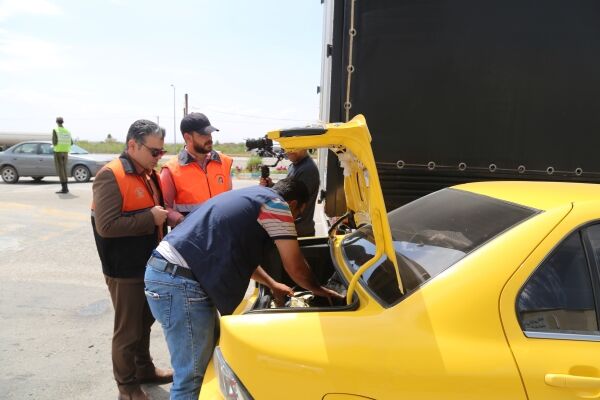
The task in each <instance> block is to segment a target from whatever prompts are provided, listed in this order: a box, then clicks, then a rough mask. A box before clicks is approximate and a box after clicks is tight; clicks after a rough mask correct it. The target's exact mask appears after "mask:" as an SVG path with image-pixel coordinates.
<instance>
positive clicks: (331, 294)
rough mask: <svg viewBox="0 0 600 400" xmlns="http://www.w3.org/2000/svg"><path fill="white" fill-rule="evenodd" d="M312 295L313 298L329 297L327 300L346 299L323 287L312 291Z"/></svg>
mask: <svg viewBox="0 0 600 400" xmlns="http://www.w3.org/2000/svg"><path fill="white" fill-rule="evenodd" d="M313 294H314V295H315V296H320V297H329V298H334V299H341V300H345V299H346V298H345V297H344V296H342V295H341V294H339V293H338V292H336V291H334V290H331V289H328V288H326V287H325V286H321V287H320V288H319V289H317V290H313Z"/></svg>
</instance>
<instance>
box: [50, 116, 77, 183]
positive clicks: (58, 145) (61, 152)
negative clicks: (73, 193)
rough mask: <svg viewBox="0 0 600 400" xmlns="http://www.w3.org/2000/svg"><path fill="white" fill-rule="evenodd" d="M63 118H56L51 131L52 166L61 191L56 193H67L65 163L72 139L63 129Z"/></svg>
mask: <svg viewBox="0 0 600 400" xmlns="http://www.w3.org/2000/svg"><path fill="white" fill-rule="evenodd" d="M63 122H64V120H63V117H56V125H58V126H57V127H56V128H54V130H52V144H53V145H54V166H55V167H56V173H57V174H58V177H59V179H60V185H61V189H60V190H59V191H58V192H56V193H69V188H68V187H67V161H68V159H69V151H71V145H72V144H73V139H72V138H71V132H69V130H68V129H67V128H65V127H63Z"/></svg>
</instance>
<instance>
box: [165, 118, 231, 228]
mask: <svg viewBox="0 0 600 400" xmlns="http://www.w3.org/2000/svg"><path fill="white" fill-rule="evenodd" d="M216 131H218V129H217V128H215V127H214V126H212V125H211V124H210V121H209V120H208V118H207V117H206V115H204V114H202V113H191V114H188V115H186V116H185V117H184V118H183V119H182V120H181V134H182V135H183V140H184V141H185V147H184V148H183V150H181V151H180V152H179V155H178V156H177V157H173V158H171V159H170V160H169V161H168V162H167V163H166V164H165V165H164V166H163V168H162V171H161V173H160V179H161V182H162V185H163V193H164V197H165V204H166V207H167V211H168V212H169V216H168V219H167V221H168V223H169V226H171V227H175V226H176V225H178V224H179V223H181V221H183V219H184V218H185V216H186V215H187V214H188V213H190V212H191V211H192V210H193V209H195V208H196V207H198V206H199V205H200V204H202V203H203V202H205V201H206V200H208V199H210V198H211V197H214V196H216V195H218V194H219V193H223V192H226V191H228V190H231V165H232V163H233V159H232V158H231V157H229V156H227V155H225V154H223V153H217V152H216V151H215V150H213V141H212V133H213V132H216Z"/></svg>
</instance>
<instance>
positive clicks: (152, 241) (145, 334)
mask: <svg viewBox="0 0 600 400" xmlns="http://www.w3.org/2000/svg"><path fill="white" fill-rule="evenodd" d="M164 138H165V132H164V130H162V129H161V128H160V127H159V126H158V125H156V124H155V123H154V122H152V121H147V120H138V121H135V122H134V123H133V124H132V125H131V127H130V128H129V131H128V133H127V139H126V149H125V151H124V152H123V153H122V154H121V155H120V156H119V157H118V158H117V159H115V160H113V161H111V162H110V163H108V164H107V165H106V166H104V167H103V168H102V169H101V170H100V171H99V172H98V174H97V175H96V178H95V180H94V184H93V187H92V190H93V203H92V229H93V231H94V238H95V240H96V248H97V250H98V255H99V256H100V261H101V263H102V271H103V273H104V277H105V281H106V284H107V286H108V291H109V292H110V297H111V300H112V303H113V307H114V309H115V320H114V332H113V339H112V361H113V373H114V377H115V380H116V381H117V386H118V389H119V397H118V398H119V399H132V400H133V399H135V400H139V399H147V398H148V397H147V395H146V393H144V391H142V389H141V387H140V384H141V383H168V382H170V381H172V379H173V372H172V371H171V370H162V369H158V368H156V367H155V366H154V363H153V362H152V357H151V356H150V327H151V326H152V324H153V323H154V317H152V313H151V312H150V309H149V307H148V303H147V302H146V297H145V294H144V271H145V268H146V261H147V260H148V258H149V257H150V255H151V253H152V250H153V249H154V248H155V247H156V245H157V244H158V243H159V242H160V241H161V240H162V238H163V236H164V235H165V233H166V224H165V221H166V219H167V210H165V209H164V201H163V196H162V192H161V188H160V181H159V177H158V175H157V173H156V171H155V170H154V168H156V165H157V163H158V160H159V159H160V158H161V157H162V155H163V154H164V150H163V145H164Z"/></svg>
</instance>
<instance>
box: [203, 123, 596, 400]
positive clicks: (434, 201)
mask: <svg viewBox="0 0 600 400" xmlns="http://www.w3.org/2000/svg"><path fill="white" fill-rule="evenodd" d="M269 137H270V138H272V139H276V140H278V141H279V142H280V143H281V145H282V146H283V147H284V148H286V149H290V148H300V147H305V148H310V147H329V148H331V149H333V150H334V151H335V152H336V153H337V154H338V155H339V156H340V161H341V164H342V166H343V167H344V169H345V180H346V181H345V191H346V195H347V204H348V208H349V213H348V215H347V217H346V218H344V219H343V220H342V222H341V223H340V225H339V226H337V227H333V228H332V230H331V233H330V236H329V238H323V239H319V238H310V239H308V240H304V241H302V247H303V251H304V254H305V255H306V258H307V259H308V261H309V263H310V264H311V265H312V268H313V269H314V271H315V273H316V275H317V276H318V277H319V279H321V280H322V281H323V282H327V281H328V285H329V286H330V287H332V288H335V289H336V290H338V291H340V292H344V293H345V294H346V302H341V303H338V304H330V303H328V302H327V301H326V300H325V299H320V298H314V297H312V296H311V293H307V292H304V291H303V290H302V288H297V294H296V295H295V296H294V297H293V298H291V299H290V300H289V301H288V303H287V304H286V306H285V307H276V306H275V305H274V304H273V303H272V302H271V299H270V295H269V293H268V291H266V290H265V289H264V288H258V289H257V290H256V292H255V295H254V296H253V297H252V298H251V299H249V301H248V302H247V303H245V304H242V305H240V307H239V309H238V314H236V315H232V316H227V317H224V318H222V319H221V339H220V344H219V346H218V348H217V349H216V351H215V354H214V357H213V361H212V362H211V364H210V366H209V369H208V371H207V374H206V376H205V380H204V384H203V386H202V391H201V394H200V399H201V400H208V399H228V400H230V399H246V400H247V399H257V400H268V399H273V400H280V399H299V400H307V399H315V400H317V399H318V400H361V399H363V400H364V399H393V400H397V399H444V400H465V399H498V400H507V399H511V400H515V399H528V400H552V399H581V398H586V399H590V398H599V397H600V331H599V328H598V318H599V311H600V277H599V275H600V186H598V185H591V184H570V183H554V182H486V183H472V184H465V185H459V186H455V187H452V188H447V189H444V190H441V191H439V192H436V193H433V194H431V195H428V196H426V197H423V198H421V199H419V200H416V201H414V202H412V203H410V204H407V205H405V206H403V207H400V208H398V209H396V210H394V211H392V212H391V213H389V214H386V211H385V207H384V204H383V198H382V194H381V190H380V186H379V181H378V177H377V171H376V169H375V164H374V161H373V157H372V153H371V148H370V135H369V132H368V129H367V127H366V124H365V121H364V118H362V117H360V116H359V117H356V118H355V119H354V120H352V121H351V122H349V123H347V124H330V125H327V126H325V127H323V128H322V129H316V128H315V129H312V130H290V131H276V132H271V133H269ZM266 267H268V268H270V271H271V272H272V273H273V274H275V275H277V273H279V274H280V275H281V276H280V279H282V280H283V281H286V282H287V279H288V278H287V277H286V276H285V274H284V273H283V272H281V269H280V267H277V262H273V264H272V265H269V266H266ZM278 268H279V270H278Z"/></svg>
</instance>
